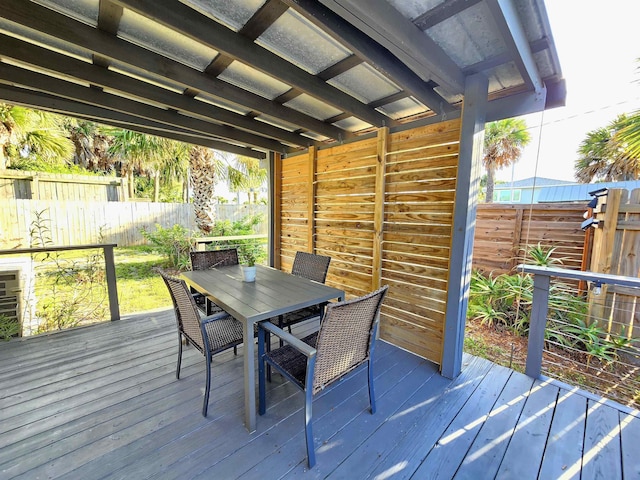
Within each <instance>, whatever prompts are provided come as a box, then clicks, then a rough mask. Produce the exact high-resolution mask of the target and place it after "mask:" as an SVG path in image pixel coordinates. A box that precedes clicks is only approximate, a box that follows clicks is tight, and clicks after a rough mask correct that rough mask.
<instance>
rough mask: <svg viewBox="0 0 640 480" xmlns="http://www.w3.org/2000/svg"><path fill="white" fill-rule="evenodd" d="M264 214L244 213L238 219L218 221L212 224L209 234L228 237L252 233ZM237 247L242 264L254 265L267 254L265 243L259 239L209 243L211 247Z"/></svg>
mask: <svg viewBox="0 0 640 480" xmlns="http://www.w3.org/2000/svg"><path fill="white" fill-rule="evenodd" d="M263 220H264V215H262V214H257V215H246V216H245V217H242V218H241V219H240V220H237V221H235V222H231V221H230V220H224V221H218V222H216V223H215V224H214V226H213V230H212V231H211V236H214V237H229V236H236V235H253V234H255V233H256V227H257V226H258V225H259V224H260V223H262V222H263ZM224 247H237V248H238V259H239V260H240V263H242V264H244V265H255V264H256V263H261V262H262V261H264V259H265V258H266V256H267V252H266V245H265V244H264V243H263V241H262V240H261V239H254V238H249V239H246V240H229V241H217V242H213V243H212V244H211V248H224Z"/></svg>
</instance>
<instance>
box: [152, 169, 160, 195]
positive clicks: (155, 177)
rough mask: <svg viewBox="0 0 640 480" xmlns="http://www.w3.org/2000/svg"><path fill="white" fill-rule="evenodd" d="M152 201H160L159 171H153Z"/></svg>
mask: <svg viewBox="0 0 640 480" xmlns="http://www.w3.org/2000/svg"><path fill="white" fill-rule="evenodd" d="M153 201H154V202H159V201H160V172H154V173H153Z"/></svg>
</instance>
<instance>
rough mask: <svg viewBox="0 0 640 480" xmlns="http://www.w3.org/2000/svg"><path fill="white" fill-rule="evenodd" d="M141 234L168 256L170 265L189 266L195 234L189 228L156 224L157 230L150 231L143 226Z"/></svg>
mask: <svg viewBox="0 0 640 480" xmlns="http://www.w3.org/2000/svg"><path fill="white" fill-rule="evenodd" d="M141 234H142V236H143V237H144V238H145V239H146V240H147V241H149V242H150V243H151V244H152V245H154V246H155V247H156V248H157V249H158V251H159V252H160V253H162V254H163V255H165V256H166V257H167V259H168V261H169V266H170V267H173V268H177V269H187V268H188V267H189V263H190V259H189V252H190V251H191V250H192V249H193V234H192V232H190V231H189V230H188V229H186V228H185V227H183V226H182V225H177V224H176V225H174V226H173V227H171V228H164V227H163V226H162V225H159V224H156V230H155V232H149V231H147V230H146V229H145V228H143V229H142V230H141Z"/></svg>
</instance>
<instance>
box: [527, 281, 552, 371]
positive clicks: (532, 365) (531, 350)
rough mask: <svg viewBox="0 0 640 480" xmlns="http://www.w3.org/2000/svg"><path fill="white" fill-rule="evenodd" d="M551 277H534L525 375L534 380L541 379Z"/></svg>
mask: <svg viewBox="0 0 640 480" xmlns="http://www.w3.org/2000/svg"><path fill="white" fill-rule="evenodd" d="M550 283H551V277H550V276H549V275H544V274H543V273H538V272H537V273H536V274H535V275H534V276H533V305H532V306H531V318H530V319H529V347H528V351H527V365H526V368H525V373H526V374H527V375H528V376H530V377H533V378H538V377H540V373H541V371H542V350H543V349H544V330H545V328H546V326H547V314H548V312H549V285H550Z"/></svg>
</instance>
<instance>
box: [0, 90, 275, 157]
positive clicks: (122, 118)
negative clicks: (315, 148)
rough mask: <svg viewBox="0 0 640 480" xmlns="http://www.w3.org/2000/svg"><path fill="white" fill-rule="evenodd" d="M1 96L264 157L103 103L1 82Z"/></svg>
mask: <svg viewBox="0 0 640 480" xmlns="http://www.w3.org/2000/svg"><path fill="white" fill-rule="evenodd" d="M0 99H2V100H4V101H6V102H9V103H12V104H15V105H22V106H25V107H36V108H39V109H40V110H46V111H47V112H52V113H58V114H60V115H67V116H70V117H76V118H82V119H84V120H89V121H93V122H98V123H103V124H105V125H110V126H113V127H116V128H124V129H126V130H133V131H136V132H141V133H147V134H149V135H156V136H159V137H166V138H171V139H173V140H177V141H179V142H184V143H190V144H193V145H202V146H203V147H207V148H213V149H215V150H221V151H223V152H230V153H235V154H236V155H243V156H247V157H252V158H265V156H266V155H265V153H264V152H262V151H258V150H252V149H251V148H247V147H241V146H238V145H232V144H229V143H227V142H223V141H220V140H212V139H211V138H210V137H206V136H204V135H201V134H195V133H194V132H192V131H188V130H185V129H183V128H180V127H175V126H174V127H171V126H169V125H166V124H162V123H158V122H153V121H151V120H147V119H143V118H139V117H133V116H131V115H128V114H125V113H121V112H114V111H113V110H108V109H106V108H102V107H96V106H93V105H87V104H84V103H79V102H75V101H72V100H67V99H65V98H59V97H55V96H53V95H50V94H48V93H43V92H35V91H33V90H25V89H22V88H18V87H12V86H8V85H2V84H0Z"/></svg>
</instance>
